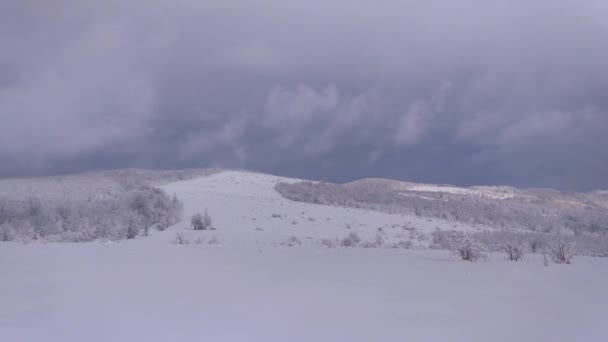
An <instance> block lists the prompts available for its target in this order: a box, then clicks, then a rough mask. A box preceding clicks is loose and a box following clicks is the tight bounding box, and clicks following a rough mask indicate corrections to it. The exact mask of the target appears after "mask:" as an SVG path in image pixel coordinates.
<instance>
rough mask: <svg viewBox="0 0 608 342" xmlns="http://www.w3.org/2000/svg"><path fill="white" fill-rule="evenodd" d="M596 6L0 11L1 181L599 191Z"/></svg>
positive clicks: (80, 4) (600, 72) (606, 75)
mask: <svg viewBox="0 0 608 342" xmlns="http://www.w3.org/2000/svg"><path fill="white" fill-rule="evenodd" d="M607 17H608V5H606V3H605V2H604V1H592V0H586V1H581V2H573V1H560V2H556V1H549V0H541V1H533V2H530V1H498V0H496V1H487V0H485V1H482V0H465V1H459V2H454V1H447V0H445V1H437V0H435V1H393V0H381V1H370V0H350V1H346V0H334V1H318V0H312V1H298V2H286V1H278V0H275V1H273V0H266V1H263V0H260V1H245V0H233V1H219V0H218V1H216V0H211V1H193V0H176V1H163V0H147V1H144V0H140V1H130V2H123V1H105V2H99V1H86V0H85V1H67V0H63V1H52V2H49V1H33V0H21V1H16V0H8V1H3V2H2V3H1V4H0V42H1V43H2V49H1V50H0V160H1V161H2V163H1V164H0V174H4V175H9V174H27V173H30V174H31V173H38V174H40V173H52V172H68V171H77V170H82V169H87V168H108V167H126V166H140V167H142V166H143V167H162V168H173V167H194V166H206V165H221V166H227V167H244V168H254V169H260V170H264V171H271V172H276V173H280V174H288V175H296V176H301V177H308V178H327V179H330V180H338V181H345V180H349V179H353V178H357V177H364V176H386V177H393V178H401V179H408V180H415V181H429V182H445V183H458V184H481V183H482V184H492V183H506V184H514V185H523V186H554V187H560V188H572V189H590V188H608V177H607V176H606V175H607V174H608V153H607V152H606V148H607V147H608V135H607V134H606V128H608V97H607V96H606V89H608V43H606V41H605V40H606V39H605V37H607V36H608V26H607V24H606V20H605V19H606V18H607Z"/></svg>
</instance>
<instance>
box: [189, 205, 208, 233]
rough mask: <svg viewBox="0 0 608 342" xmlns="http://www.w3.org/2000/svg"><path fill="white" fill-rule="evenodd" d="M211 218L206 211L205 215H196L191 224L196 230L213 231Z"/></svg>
mask: <svg viewBox="0 0 608 342" xmlns="http://www.w3.org/2000/svg"><path fill="white" fill-rule="evenodd" d="M211 223H212V221H211V216H209V213H208V212H207V210H205V214H204V215H201V214H200V213H197V214H194V215H193V216H192V218H191V219H190V224H191V225H192V228H193V229H194V230H207V229H212V230H213V228H211Z"/></svg>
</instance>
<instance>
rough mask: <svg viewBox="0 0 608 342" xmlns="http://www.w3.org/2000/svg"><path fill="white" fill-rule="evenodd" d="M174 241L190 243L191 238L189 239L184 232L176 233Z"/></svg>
mask: <svg viewBox="0 0 608 342" xmlns="http://www.w3.org/2000/svg"><path fill="white" fill-rule="evenodd" d="M174 242H175V243H176V244H178V245H188V244H190V240H188V239H187V238H186V237H185V236H184V234H183V233H175V240H174Z"/></svg>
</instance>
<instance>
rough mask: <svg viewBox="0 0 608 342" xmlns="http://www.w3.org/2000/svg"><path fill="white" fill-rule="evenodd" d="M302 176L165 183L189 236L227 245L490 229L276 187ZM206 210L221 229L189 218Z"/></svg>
mask: <svg viewBox="0 0 608 342" xmlns="http://www.w3.org/2000/svg"><path fill="white" fill-rule="evenodd" d="M299 181H301V180H298V179H290V178H284V177H277V176H271V175H266V174H259V173H250V172H239V171H224V172H221V173H218V174H215V175H211V176H209V177H203V178H198V179H193V180H189V181H183V182H176V183H171V184H167V185H164V186H162V187H161V188H162V189H163V190H165V192H167V193H168V194H175V195H176V196H177V197H178V198H180V199H181V200H182V201H183V203H184V217H185V219H184V220H183V221H182V222H181V223H180V224H178V225H177V227H175V229H176V230H177V231H183V232H184V233H185V234H186V235H187V238H188V239H189V240H195V239H196V238H197V237H198V235H201V234H204V235H217V236H218V238H219V239H220V240H221V241H224V242H225V243H226V244H237V245H252V244H253V245H261V246H270V245H280V244H281V243H284V242H285V241H286V240H288V239H289V238H290V237H296V238H298V239H299V240H301V241H302V243H304V244H309V245H310V244H318V243H319V242H320V241H321V240H322V239H336V238H338V239H339V238H343V237H346V236H347V235H348V234H350V233H351V232H355V233H356V234H358V235H359V236H360V237H361V238H362V239H363V240H373V239H375V237H376V235H380V236H381V237H382V238H383V239H384V240H385V242H386V244H387V245H393V244H399V243H403V244H405V243H411V244H412V246H421V247H427V246H428V245H429V242H430V239H431V237H430V234H431V233H432V232H433V231H434V230H435V229H437V228H439V229H442V230H448V229H456V230H463V231H469V230H482V229H484V228H485V229H489V228H488V227H483V226H480V225H478V226H471V225H465V224H460V223H455V222H452V221H448V220H441V219H432V218H422V217H417V216H415V215H406V214H391V213H386V212H381V211H374V210H366V209H356V208H342V207H334V206H326V205H318V204H310V203H304V202H296V201H291V200H288V199H285V198H284V197H282V196H281V195H280V194H279V193H278V192H277V191H276V190H275V189H274V186H275V185H276V184H277V183H278V182H299ZM205 210H207V211H208V212H209V214H210V215H211V217H212V219H213V222H214V224H213V225H214V226H215V227H216V228H217V230H216V231H212V232H194V231H192V229H191V227H190V225H189V223H190V222H189V220H188V218H190V217H191V216H192V215H194V214H195V213H198V212H200V213H203V212H204V211H205Z"/></svg>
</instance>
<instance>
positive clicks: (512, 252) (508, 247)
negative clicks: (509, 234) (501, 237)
mask: <svg viewBox="0 0 608 342" xmlns="http://www.w3.org/2000/svg"><path fill="white" fill-rule="evenodd" d="M503 250H504V251H505V253H507V258H508V259H509V260H511V261H519V260H520V259H521V258H523V256H524V245H523V244H522V243H519V242H514V241H507V242H506V243H505V244H504V245H503Z"/></svg>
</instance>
